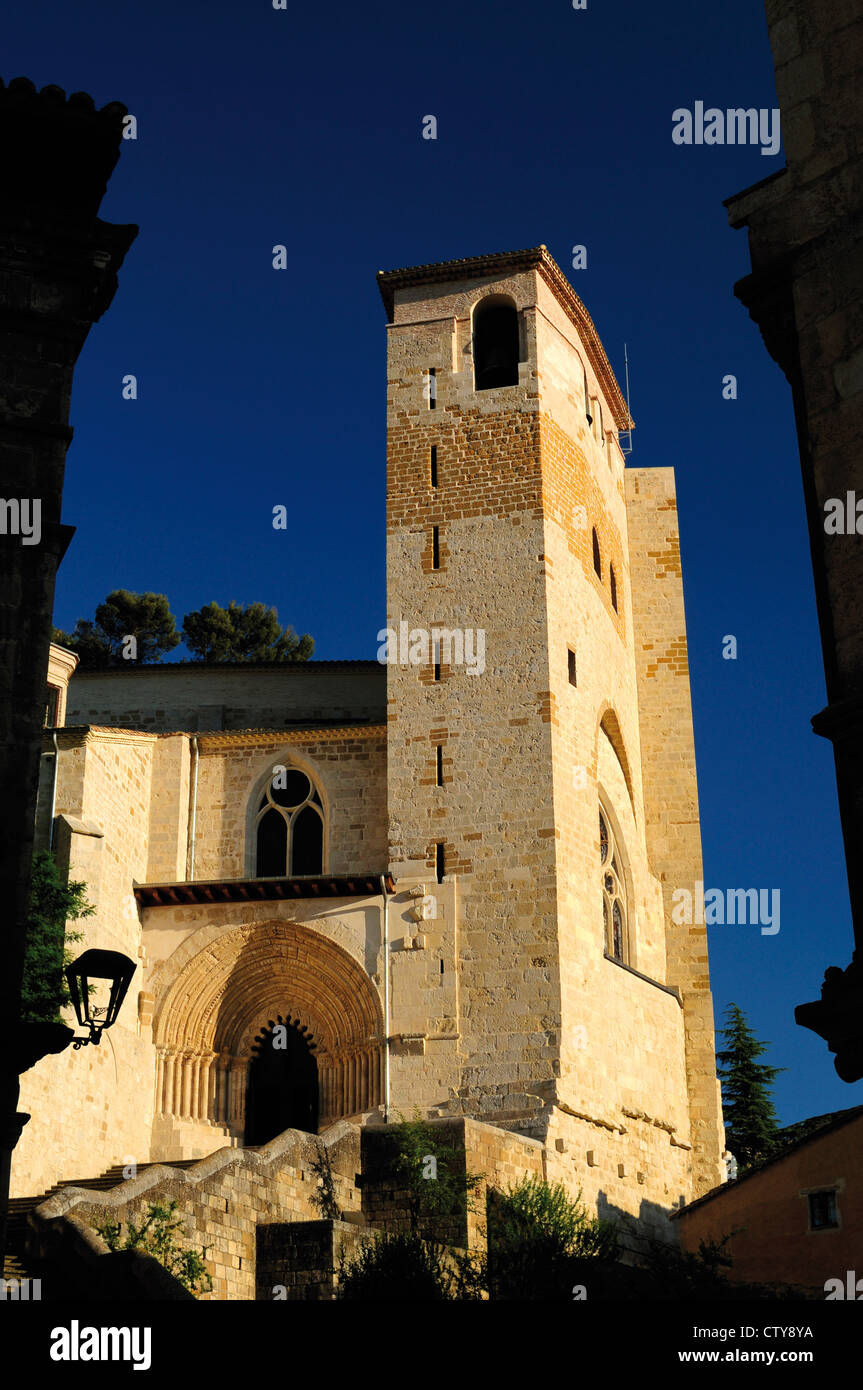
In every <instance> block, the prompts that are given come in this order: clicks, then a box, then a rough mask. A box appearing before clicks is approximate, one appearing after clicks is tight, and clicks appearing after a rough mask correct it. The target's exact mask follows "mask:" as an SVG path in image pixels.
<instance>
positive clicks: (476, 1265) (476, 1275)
mask: <svg viewBox="0 0 863 1390" xmlns="http://www.w3.org/2000/svg"><path fill="white" fill-rule="evenodd" d="M616 1251H617V1231H616V1227H615V1226H614V1223H613V1222H610V1221H602V1220H600V1219H598V1218H595V1217H590V1216H588V1214H587V1212H586V1211H585V1209H584V1207H583V1206H582V1204H581V1193H579V1194H578V1196H577V1197H576V1198H572V1197H570V1196H569V1194H568V1193H567V1191H566V1188H565V1187H564V1186H563V1184H562V1183H554V1184H549V1183H547V1182H545V1181H543V1179H541V1178H538V1177H535V1176H532V1177H524V1178H522V1179H521V1180H520V1181H519V1182H517V1183H516V1184H515V1186H514V1187H510V1188H509V1189H508V1190H507V1191H505V1192H499V1191H497V1190H495V1189H493V1188H492V1189H491V1190H490V1191H489V1194H488V1254H487V1255H485V1256H475V1257H473V1260H472V1269H471V1270H467V1269H465V1267H464V1265H463V1266H462V1272H463V1280H464V1283H465V1285H466V1287H467V1288H468V1289H469V1288H470V1287H471V1286H473V1287H474V1288H475V1287H476V1285H480V1286H482V1287H484V1288H485V1289H486V1290H487V1292H488V1296H489V1298H493V1299H529V1300H538V1299H541V1300H543V1301H546V1302H548V1301H566V1302H569V1301H571V1299H572V1289H573V1286H574V1285H575V1284H579V1283H583V1282H584V1262H585V1260H601V1261H606V1262H607V1261H611V1260H613V1259H614V1257H615V1254H616ZM588 1292H589V1291H588Z"/></svg>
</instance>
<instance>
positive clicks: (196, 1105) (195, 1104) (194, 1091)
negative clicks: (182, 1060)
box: [189, 1052, 202, 1120]
mask: <svg viewBox="0 0 863 1390" xmlns="http://www.w3.org/2000/svg"><path fill="white" fill-rule="evenodd" d="M201 1061H202V1058H201V1055H200V1053H197V1052H196V1053H195V1054H194V1055H193V1057H192V1060H191V1063H190V1066H189V1070H190V1072H191V1074H192V1085H191V1094H190V1096H189V1116H190V1118H191V1119H193V1120H199V1119H200V1118H201V1109H200V1094H199V1087H200V1084H201Z"/></svg>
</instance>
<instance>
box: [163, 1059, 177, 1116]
mask: <svg viewBox="0 0 863 1390" xmlns="http://www.w3.org/2000/svg"><path fill="white" fill-rule="evenodd" d="M176 1061H177V1058H176V1054H175V1052H174V1049H173V1048H172V1047H166V1048H165V1065H164V1085H163V1089H162V1114H163V1115H173V1113H174V1067H175V1065H176Z"/></svg>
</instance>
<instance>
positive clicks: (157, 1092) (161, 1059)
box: [153, 1047, 167, 1115]
mask: <svg viewBox="0 0 863 1390" xmlns="http://www.w3.org/2000/svg"><path fill="white" fill-rule="evenodd" d="M166 1051H167V1049H166V1048H164V1047H157V1048H156V1080H155V1085H154V1087H153V1112H154V1114H156V1115H162V1114H164V1106H163V1100H162V1095H163V1088H164V1085H165V1055H166Z"/></svg>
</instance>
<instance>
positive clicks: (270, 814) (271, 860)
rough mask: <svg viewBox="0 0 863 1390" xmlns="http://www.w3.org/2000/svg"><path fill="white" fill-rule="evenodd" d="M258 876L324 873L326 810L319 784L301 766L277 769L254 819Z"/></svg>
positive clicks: (275, 876)
mask: <svg viewBox="0 0 863 1390" xmlns="http://www.w3.org/2000/svg"><path fill="white" fill-rule="evenodd" d="M255 834H256V837H257V870H256V872H257V877H258V878H302V877H303V876H311V875H314V874H320V873H323V863H324V812H323V808H322V806H321V797H320V793H319V791H318V789H317V787H316V786H315V785H314V783H313V782H312V781H311V779H310V778H309V777H308V776H307V775H306V773H305V772H302V771H300V769H299V768H296V767H289V768H285V769H283V770H277V771H276V773H275V774H274V776H273V777H272V779H271V780H270V781H269V782H268V783H267V785H266V787H265V788H264V794H263V796H262V797H261V802H260V805H259V807H258V813H257V816H256V818H255Z"/></svg>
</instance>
